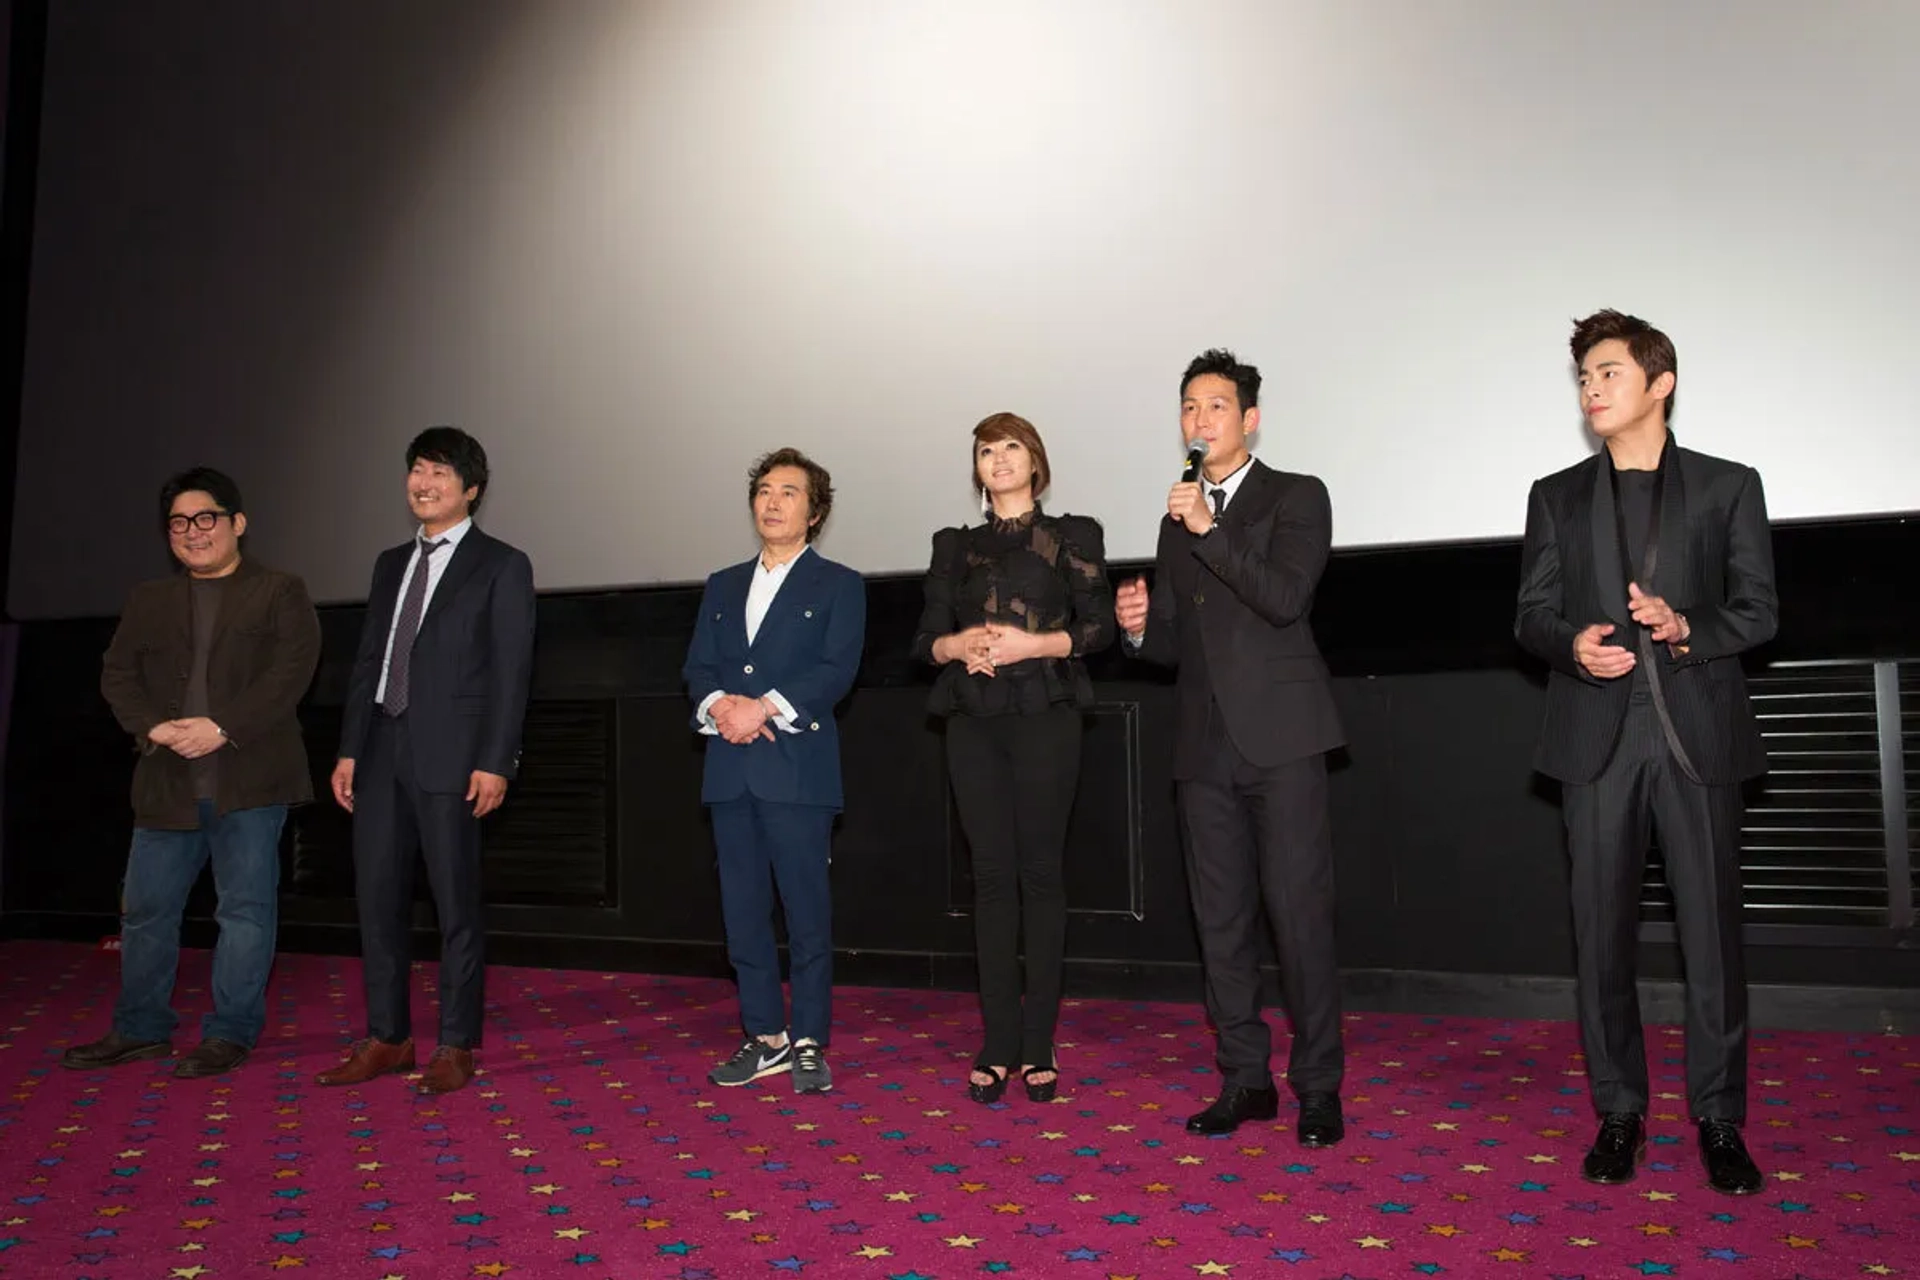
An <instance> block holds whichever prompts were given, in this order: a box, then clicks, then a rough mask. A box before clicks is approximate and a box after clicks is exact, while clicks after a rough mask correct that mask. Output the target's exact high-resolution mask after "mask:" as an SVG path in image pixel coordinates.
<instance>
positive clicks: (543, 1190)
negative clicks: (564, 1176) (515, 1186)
mask: <svg viewBox="0 0 1920 1280" xmlns="http://www.w3.org/2000/svg"><path fill="white" fill-rule="evenodd" d="M527 1190H529V1191H531V1192H533V1194H534V1195H537V1196H550V1195H552V1194H553V1193H554V1192H556V1191H558V1190H560V1184H559V1183H557V1182H543V1183H541V1184H540V1185H539V1186H537V1187H528V1188H527Z"/></svg>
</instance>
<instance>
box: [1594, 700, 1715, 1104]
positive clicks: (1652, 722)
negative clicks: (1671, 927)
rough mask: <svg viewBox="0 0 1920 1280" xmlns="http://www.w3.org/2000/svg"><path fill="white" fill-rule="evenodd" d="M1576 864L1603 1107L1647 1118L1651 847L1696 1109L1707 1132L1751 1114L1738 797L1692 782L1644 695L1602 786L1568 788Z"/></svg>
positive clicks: (1634, 705)
mask: <svg viewBox="0 0 1920 1280" xmlns="http://www.w3.org/2000/svg"><path fill="white" fill-rule="evenodd" d="M1563 797H1564V799H1563V807H1564V810H1565V816H1566V823H1567V850H1568V853H1569V855H1570V857H1571V859H1572V864H1573V936H1574V953H1575V964H1576V966H1577V968H1578V976H1577V992H1578V998H1579V1006H1580V1037H1581V1040H1582V1041H1583V1042H1584V1044H1585V1048H1586V1054H1587V1075H1588V1079H1589V1081H1590V1083H1591V1086H1592V1090H1593V1104H1594V1107H1595V1109H1597V1110H1599V1111H1600V1112H1602V1113H1605V1112H1613V1111H1632V1112H1639V1113H1641V1114H1644V1113H1645V1112H1646V1110H1647V1051H1646V1043H1645V1039H1644V1036H1643V1033H1642V1031H1641V1027H1640V993H1639V988H1638V987H1637V986H1636V985H1635V982H1634V977H1635V974H1634V968H1635V963H1634V962H1635V960H1636V958H1637V953H1638V950H1639V945H1640V884H1641V880H1642V877H1643V876H1644V875H1645V871H1646V862H1647V839H1648V836H1649V835H1654V836H1657V837H1658V839H1659V841H1660V852H1661V854H1662V855H1663V856H1664V858H1665V860H1666V870H1667V885H1668V886H1669V887H1670V888H1671V889H1672V890H1673V905H1674V913H1675V916H1676V918H1677V922H1678V925H1679V933H1680V952H1681V956H1682V959H1683V961H1684V965H1685V969H1686V1008H1687V1013H1686V1023H1687V1100H1688V1103H1689V1105H1690V1106H1691V1108H1692V1111H1693V1116H1694V1118H1695V1119H1697V1120H1707V1119H1713V1120H1731V1121H1734V1122H1735V1123H1738V1122H1740V1121H1742V1120H1744V1119H1745V1118H1746V1112H1747V976H1746V965H1745V959H1744V956H1743V954H1742V951H1741V943H1740V816H1741V799H1740V788H1739V787H1738V786H1721V787H1709V786H1702V785H1701V784H1699V783H1697V782H1692V781H1689V780H1688V779H1687V777H1686V775H1685V774H1683V773H1681V772H1680V767H1679V766H1678V765H1677V764H1675V763H1674V760H1673V756H1672V753H1671V752H1670V751H1669V749H1668V747H1667V742H1666V737H1665V735H1664V734H1663V733H1662V732H1661V729H1660V721H1659V717H1658V712H1657V711H1656V710H1655V709H1654V705H1653V701H1652V698H1651V697H1650V696H1648V695H1647V694H1646V691H1645V690H1643V689H1635V690H1634V694H1633V700H1632V702H1631V703H1630V704H1629V705H1628V708H1627V717H1626V722H1625V724H1624V725H1623V726H1622V727H1621V730H1620V742H1619V745H1617V746H1616V747H1615V748H1614V751H1613V758H1612V759H1611V760H1610V761H1608V762H1607V767H1606V768H1605V769H1603V770H1602V771H1601V773H1600V776H1599V777H1598V778H1596V779H1595V780H1594V781H1592V782H1590V783H1585V784H1578V785H1576V784H1571V783H1569V784H1567V785H1566V786H1565V787H1564V789H1563Z"/></svg>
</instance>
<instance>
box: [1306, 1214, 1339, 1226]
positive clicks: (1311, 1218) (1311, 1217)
mask: <svg viewBox="0 0 1920 1280" xmlns="http://www.w3.org/2000/svg"><path fill="white" fill-rule="evenodd" d="M1307 1221H1308V1222H1311V1223H1312V1224H1313V1225H1314V1226H1316V1227H1317V1226H1320V1225H1321V1224H1322V1223H1327V1222H1332V1221H1333V1219H1332V1218H1329V1217H1328V1216H1327V1215H1326V1214H1324V1213H1310V1214H1308V1215H1307Z"/></svg>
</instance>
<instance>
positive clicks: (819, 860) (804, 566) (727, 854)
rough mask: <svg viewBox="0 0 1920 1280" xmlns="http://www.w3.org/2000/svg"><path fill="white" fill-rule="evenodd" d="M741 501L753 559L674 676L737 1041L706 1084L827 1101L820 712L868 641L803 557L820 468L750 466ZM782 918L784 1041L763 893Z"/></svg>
mask: <svg viewBox="0 0 1920 1280" xmlns="http://www.w3.org/2000/svg"><path fill="white" fill-rule="evenodd" d="M747 495H748V500H749V502H750V504H751V506H752V509H753V522H754V527H755V529H756V530H757V531H758V533H759V535H760V554H759V555H758V556H755V557H754V558H753V559H751V560H749V561H747V562H746V563H744V564H737V565H734V566H733V567H732V568H730V569H722V570H721V571H720V572H718V573H716V574H714V575H713V576H712V577H710V578H708V579H707V589H706V593H705V594H704V595H703V596H702V597H701V599H700V617H699V621H698V623H697V624H696V625H695V627H694V632H693V644H692V647H691V648H689V649H688V651H687V665H686V668H685V671H684V673H683V674H684V675H685V677H686V681H687V691H688V693H689V694H690V695H691V696H692V698H693V703H694V717H693V718H694V724H695V725H696V726H697V727H698V728H699V730H700V732H701V733H703V734H705V735H707V737H708V741H707V761H706V776H705V779H704V781H703V783H702V785H701V789H700V799H701V801H702V803H704V804H706V805H707V806H708V809H709V811H710V812H711V814H712V816H713V839H714V844H715V846H716V847H717V848H718V850H719V864H720V908H721V914H722V916H723V917H724V919H725V923H726V930H727V958H728V959H729V960H730V961H731V962H732V964H733V970H734V974H735V975H736V976H737V977H738V979H739V982H740V1021H741V1023H742V1025H743V1026H744V1027H745V1029H746V1033H747V1034H746V1041H745V1043H744V1044H742V1045H741V1046H740V1048H739V1050H738V1051H736V1052H735V1053H734V1055H733V1056H732V1057H731V1058H729V1059H727V1061H725V1062H723V1063H721V1064H720V1065H719V1066H717V1067H715V1068H714V1069H713V1070H712V1071H711V1072H710V1073H708V1076H707V1078H708V1079H709V1080H711V1081H712V1082H713V1083H714V1084H717V1085H727V1086H733V1085H743V1084H750V1083H752V1082H753V1081H755V1080H758V1079H760V1078H762V1077H764V1076H770V1075H775V1074H778V1073H780V1072H783V1071H790V1072H792V1073H793V1087H794V1091H795V1092H797V1093H825V1092H826V1091H827V1090H828V1089H831V1088H832V1087H833V1076H832V1073H831V1072H830V1071H829V1070H828V1068H827V1060H826V1054H825V1050H826V1045H827V1036H828V1027H829V1024H830V1022H831V1020H832V1003H833V894H832V890H831V887H830V886H829V884H828V881H827V861H828V857H829V853H830V848H829V842H830V839H831V836H832V832H833V819H834V815H835V814H837V813H839V812H840V808H841V794H840V735H839V730H838V727H837V726H836V725H835V723H834V718H833V715H834V712H833V709H834V704H835V703H837V702H839V701H840V699H841V698H843V697H845V696H846V693H847V690H848V689H850V688H852V687H853V677H854V673H855V672H856V671H858V670H859V667H860V649H861V645H862V644H863V642H864V640H865V638H866V629H867V596H866V586H865V584H864V583H862V582H861V580H860V575H859V574H857V573H855V572H854V571H853V570H851V569H849V568H847V567H846V566H845V565H839V564H835V563H834V562H833V561H831V560H828V559H826V558H824V557H822V556H821V555H819V554H818V553H816V552H812V551H810V550H809V544H811V543H812V541H813V540H814V538H815V537H816V536H817V535H818V534H819V532H820V526H821V525H822V524H824V523H825V522H826V519H827V513H828V512H829V511H830V510H832V508H833V481H832V479H831V477H829V476H828V474H827V472H826V469H825V468H823V467H821V466H820V465H819V464H818V463H816V462H814V461H813V460H811V459H810V458H808V457H807V456H806V455H805V454H803V453H801V452H800V451H799V450H798V449H780V450H776V451H775V452H773V453H770V454H768V455H766V456H765V457H763V458H761V459H760V460H759V461H758V462H756V463H755V464H754V466H753V470H752V471H751V472H750V473H749V475H748V478H747ZM775 886H778V888H779V891H780V901H781V904H782V905H783V906H784V907H785V909H786V921H787V947H788V951H789V953H790V956H791V959H792V968H793V1021H792V1023H791V1036H789V1024H788V1021H787V1018H786V1000H785V998H784V996H783V994H782V992H781V990H780V956H779V951H778V948H777V946H776V945H775V942H774V932H773V890H774V887H775Z"/></svg>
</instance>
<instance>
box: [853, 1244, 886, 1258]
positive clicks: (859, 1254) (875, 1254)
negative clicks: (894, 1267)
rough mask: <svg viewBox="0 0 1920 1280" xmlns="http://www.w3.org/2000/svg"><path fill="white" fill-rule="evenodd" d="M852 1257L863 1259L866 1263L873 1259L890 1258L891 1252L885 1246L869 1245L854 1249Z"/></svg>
mask: <svg viewBox="0 0 1920 1280" xmlns="http://www.w3.org/2000/svg"><path fill="white" fill-rule="evenodd" d="M853 1256H854V1257H856V1258H865V1259H867V1260H868V1261H872V1260H873V1259H875V1258H891V1257H892V1256H893V1250H891V1249H889V1248H887V1247H886V1246H885V1245H881V1244H870V1245H864V1246H862V1247H861V1248H858V1249H855V1250H854V1251H853Z"/></svg>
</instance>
